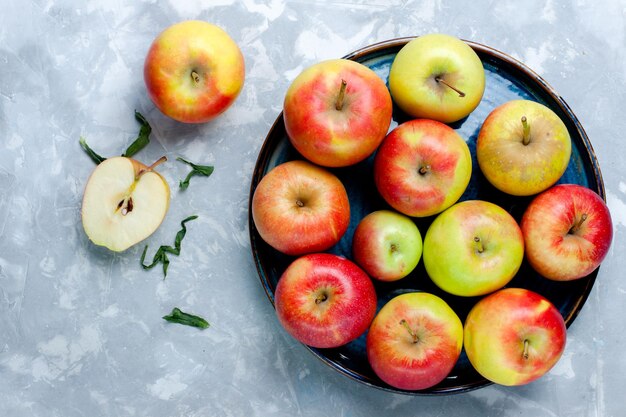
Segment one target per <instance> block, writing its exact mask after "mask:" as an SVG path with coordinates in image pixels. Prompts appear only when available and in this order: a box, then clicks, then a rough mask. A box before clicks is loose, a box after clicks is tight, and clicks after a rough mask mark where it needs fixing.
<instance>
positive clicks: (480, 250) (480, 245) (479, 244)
mask: <svg viewBox="0 0 626 417" xmlns="http://www.w3.org/2000/svg"><path fill="white" fill-rule="evenodd" d="M474 242H476V250H477V251H478V253H483V252H484V251H485V248H484V246H483V242H482V241H481V240H480V238H479V237H478V236H474Z"/></svg>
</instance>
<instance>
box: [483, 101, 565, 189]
mask: <svg viewBox="0 0 626 417" xmlns="http://www.w3.org/2000/svg"><path fill="white" fill-rule="evenodd" d="M571 153H572V141H571V139H570V136H569V133H568V131H567V127H566V126H565V124H564V123H563V121H562V120H561V119H560V118H559V116H558V115H557V114H556V113H554V112H553V111H552V110H551V109H550V108H548V107H546V106H544V105H543V104H540V103H537V102H535V101H530V100H512V101H509V102H506V103H504V104H502V105H500V106H498V107H497V108H496V109H494V110H493V111H492V112H491V113H490V114H489V116H487V118H486V119H485V121H484V122H483V125H482V127H481V129H480V132H479V134H478V140H477V142H476V158H477V159H478V165H479V166H480V169H481V171H482V172H483V174H484V175H485V178H487V180H488V181H489V182H490V183H491V184H492V185H493V186H494V187H496V188H497V189H499V190H500V191H503V192H505V193H507V194H512V195H515V196H529V195H533V194H537V193H539V192H541V191H544V190H546V189H548V188H549V187H551V186H552V185H554V184H555V183H556V182H557V181H558V180H559V179H560V178H561V176H562V175H563V173H564V172H565V170H566V169H567V165H568V164H569V160H570V155H571Z"/></svg>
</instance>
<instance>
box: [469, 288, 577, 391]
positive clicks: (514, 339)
mask: <svg viewBox="0 0 626 417" xmlns="http://www.w3.org/2000/svg"><path fill="white" fill-rule="evenodd" d="M565 341H566V329H565V322H564V321H563V317H562V316H561V313H560V312H559V310H558V309H557V308H556V307H555V306H554V305H553V304H552V303H551V302H550V301H548V300H547V299H546V298H545V297H543V296H541V295H539V294H537V293H535V292H533V291H530V290H527V289H522V288H505V289H502V290H499V291H497V292H495V293H493V294H490V295H488V296H487V297H484V298H483V299H481V300H480V301H478V302H477V303H476V304H475V305H474V307H473V308H472V309H471V310H470V312H469V314H468V315H467V318H466V320H465V326H464V338H463V345H464V348H465V352H466V353H467V357H468V359H469V361H470V363H471V364H472V366H473V367H474V368H475V369H476V371H478V373H480V374H481V375H482V376H483V377H484V378H486V379H488V380H490V381H492V382H495V383H497V384H501V385H523V384H527V383H529V382H532V381H534V380H536V379H537V378H539V377H541V376H542V375H544V374H546V373H547V372H548V371H549V370H550V369H551V368H552V367H553V366H554V365H555V364H556V363H557V362H558V360H559V358H560V357H561V355H562V354H563V350H564V349H565Z"/></svg>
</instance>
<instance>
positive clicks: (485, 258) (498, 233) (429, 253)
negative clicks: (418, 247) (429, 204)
mask: <svg viewBox="0 0 626 417" xmlns="http://www.w3.org/2000/svg"><path fill="white" fill-rule="evenodd" d="M423 256H424V266H425V268H426V272H427V274H428V276H429V277H430V278H431V279H432V281H433V282H434V283H435V284H436V285H437V286H438V287H439V288H441V289H442V290H444V291H446V292H448V293H450V294H454V295H459V296H465V297H471V296H477V295H484V294H487V293H490V292H493V291H495V290H497V289H500V288H502V287H503V286H504V285H506V284H507V283H508V282H509V281H511V279H513V277H514V276H515V274H516V273H517V271H518V270H519V268H520V266H521V264H522V261H523V259H524V238H523V236H522V231H521V230H520V227H519V226H518V224H517V222H516V221H515V219H514V218H513V217H512V216H511V215H510V214H509V213H508V212H507V211H506V210H504V209H503V208H502V207H500V206H498V205H496V204H493V203H490V202H488V201H482V200H466V201H463V202H460V203H457V204H455V205H453V206H452V207H450V208H449V209H447V210H446V211H444V212H443V213H441V214H440V215H439V216H437V217H436V218H435V220H434V221H433V222H432V223H431V225H430V227H429V228H428V230H427V231H426V236H425V237H424V254H423Z"/></svg>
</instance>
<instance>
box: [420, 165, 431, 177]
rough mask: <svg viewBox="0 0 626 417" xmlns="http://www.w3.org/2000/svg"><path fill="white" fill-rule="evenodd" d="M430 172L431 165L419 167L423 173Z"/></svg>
mask: <svg viewBox="0 0 626 417" xmlns="http://www.w3.org/2000/svg"><path fill="white" fill-rule="evenodd" d="M428 172H430V165H422V166H421V167H420V169H419V173H420V174H422V175H426V174H427V173H428Z"/></svg>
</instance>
